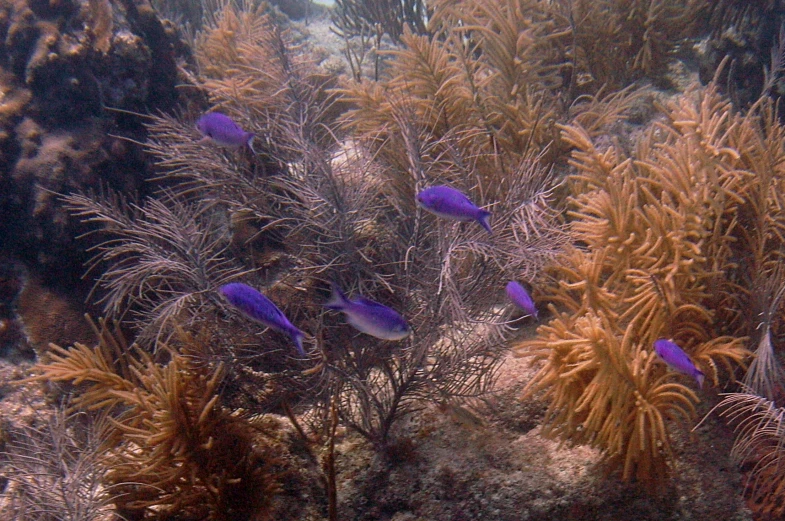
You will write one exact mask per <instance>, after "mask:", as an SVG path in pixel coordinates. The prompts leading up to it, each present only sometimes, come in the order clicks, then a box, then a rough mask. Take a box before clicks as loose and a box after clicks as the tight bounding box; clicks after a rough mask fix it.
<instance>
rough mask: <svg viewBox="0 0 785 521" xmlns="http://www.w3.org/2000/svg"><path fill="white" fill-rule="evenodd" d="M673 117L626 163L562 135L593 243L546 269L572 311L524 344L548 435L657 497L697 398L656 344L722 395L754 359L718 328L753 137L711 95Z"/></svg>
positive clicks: (739, 335)
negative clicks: (670, 346) (687, 362)
mask: <svg viewBox="0 0 785 521" xmlns="http://www.w3.org/2000/svg"><path fill="white" fill-rule="evenodd" d="M667 114H668V118H669V121H668V122H667V123H665V124H660V125H657V127H656V128H655V130H654V131H652V133H650V134H648V135H643V136H642V137H641V138H640V140H639V143H638V146H637V149H636V150H635V151H634V152H633V154H632V155H631V156H629V157H626V156H625V153H624V152H623V151H622V150H621V149H619V148H618V147H616V146H614V145H609V146H606V147H605V149H604V150H600V149H599V148H598V147H597V146H595V145H594V143H593V142H592V140H591V139H590V138H589V136H588V135H587V134H586V133H585V132H584V131H583V130H582V129H581V128H580V126H579V125H577V124H572V125H569V126H564V127H563V139H564V140H565V141H566V142H568V143H570V144H571V145H572V146H573V147H575V151H574V152H573V154H572V159H571V160H570V163H571V165H572V166H573V167H574V168H575V170H576V171H575V173H574V174H573V175H572V176H570V178H569V179H568V183H569V186H570V187H571V188H572V190H573V195H572V197H571V198H570V204H571V210H570V217H571V218H572V222H571V230H572V234H573V235H572V237H573V240H574V241H577V242H579V243H582V244H583V245H585V246H584V247H583V248H572V249H569V250H568V252H567V253H566V254H565V255H563V256H562V257H561V258H560V260H559V262H558V263H557V264H555V265H554V266H553V267H552V268H550V270H549V271H550V273H551V275H552V277H553V281H554V282H553V284H552V285H551V287H550V288H549V289H548V290H546V291H547V292H548V293H549V294H551V295H552V296H551V297H550V298H551V300H552V302H553V303H554V304H555V305H556V306H558V309H561V310H564V311H562V312H558V311H557V308H556V307H554V308H553V312H554V313H556V315H555V317H554V318H553V319H552V320H551V322H550V323H547V324H544V325H542V326H540V328H538V332H537V337H536V338H535V339H532V340H524V341H522V342H521V343H520V344H518V345H517V346H516V347H515V350H516V352H517V353H518V354H519V355H521V356H532V357H534V359H535V360H542V361H543V362H544V364H543V365H542V367H541V369H540V371H539V372H538V373H537V375H536V376H535V378H534V379H533V380H532V381H531V382H530V384H529V390H530V391H534V390H544V391H545V392H546V396H547V397H548V399H549V401H550V408H549V410H548V413H547V414H546V421H545V423H546V432H550V433H552V434H555V435H557V436H559V437H562V438H563V439H567V440H570V441H573V442H583V443H590V444H592V445H593V446H595V447H597V448H599V449H600V450H601V451H602V453H603V456H604V458H605V460H606V461H608V462H609V463H610V464H611V468H619V469H621V471H622V477H623V478H624V479H631V478H633V477H634V478H636V479H638V480H640V481H642V482H644V483H645V484H646V485H648V486H650V487H652V488H657V487H659V486H662V485H663V484H664V483H665V478H666V476H667V474H668V464H667V461H668V459H670V458H671V457H672V451H671V448H670V434H669V432H670V429H672V428H673V427H674V426H675V425H674V424H673V422H669V421H667V420H668V419H669V418H670V419H678V420H680V421H682V422H688V421H690V420H691V419H692V418H693V417H694V415H695V410H694V403H695V402H696V401H697V396H696V395H695V393H694V392H693V391H692V390H690V389H689V388H688V387H687V386H686V382H682V381H674V378H673V376H672V375H671V373H668V372H666V368H665V364H664V363H662V362H661V361H659V360H658V359H657V357H656V356H655V353H654V351H653V347H652V345H653V342H654V341H655V340H656V339H658V338H663V337H664V338H670V339H673V340H674V341H676V342H677V343H678V344H679V345H680V346H682V347H683V348H684V349H685V350H686V351H687V352H688V353H689V354H690V355H691V356H692V358H693V360H694V361H695V363H696V364H697V365H698V367H699V368H700V369H701V370H702V371H703V372H704V373H706V375H707V380H708V381H710V382H712V383H713V385H719V384H720V381H721V378H730V379H733V378H734V376H735V372H734V369H735V367H736V366H738V365H739V364H742V363H743V361H744V358H745V357H746V356H747V355H748V353H749V352H748V351H747V349H746V348H745V345H746V343H747V341H748V338H747V337H746V335H747V334H749V331H748V330H747V329H744V328H737V329H731V328H728V324H729V323H731V324H732V322H730V321H720V320H718V316H719V315H721V316H723V317H733V316H734V313H735V314H738V313H740V312H741V309H742V308H739V307H735V308H732V309H731V310H723V309H718V308H717V307H715V306H716V303H717V302H723V303H726V304H727V303H729V302H730V300H729V299H728V298H727V297H726V293H730V292H734V291H735V290H736V289H737V288H738V281H737V280H734V279H729V278H726V277H729V276H730V272H726V267H727V266H729V265H731V264H732V259H733V256H734V246H735V245H736V243H737V242H738V234H739V233H740V230H739V226H738V224H737V223H738V219H739V216H740V214H741V212H742V208H743V205H744V196H745V194H746V191H747V189H748V187H749V184H750V180H751V179H752V177H753V174H751V173H750V172H749V171H747V170H745V169H744V168H743V165H742V162H741V160H742V154H741V152H740V151H742V150H745V149H744V148H742V147H740V146H738V147H737V146H735V145H737V143H736V142H735V140H736V139H737V138H738V137H740V136H742V137H743V136H744V135H745V134H744V133H745V132H746V131H747V130H748V129H746V128H745V127H744V125H743V124H742V121H741V120H740V118H739V117H738V116H736V115H735V114H734V113H733V111H732V109H731V107H730V104H729V103H728V102H727V101H725V100H723V99H722V97H721V96H720V95H719V94H718V93H717V92H716V88H715V87H713V86H710V87H708V88H706V89H705V90H699V91H697V92H688V93H687V94H685V95H683V96H682V97H681V98H680V99H679V101H678V102H677V103H673V104H672V105H670V106H669V107H668V109H667ZM747 123H748V124H751V123H752V122H751V120H750V121H748V122H747ZM558 346H560V347H558ZM609 389H613V390H614V394H613V395H606V394H605V393H606V392H607V391H608V390H609ZM624 396H627V399H622V398H621V397H624ZM633 396H634V398H633ZM633 418H635V421H634V422H633V421H632V419H633ZM654 447H656V450H654V449H652V448H654ZM649 449H652V450H649Z"/></svg>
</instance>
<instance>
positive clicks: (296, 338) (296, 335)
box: [291, 329, 306, 357]
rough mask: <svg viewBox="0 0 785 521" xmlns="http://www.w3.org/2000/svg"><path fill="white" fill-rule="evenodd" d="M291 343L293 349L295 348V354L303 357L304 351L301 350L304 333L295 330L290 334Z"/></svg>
mask: <svg viewBox="0 0 785 521" xmlns="http://www.w3.org/2000/svg"><path fill="white" fill-rule="evenodd" d="M291 336H292V341H293V342H294V347H296V348H297V354H299V355H300V356H302V357H305V356H306V355H305V349H303V337H305V333H303V332H302V331H300V330H299V329H295V330H294V331H292V332H291Z"/></svg>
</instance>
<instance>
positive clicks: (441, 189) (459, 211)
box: [417, 186, 491, 233]
mask: <svg viewBox="0 0 785 521" xmlns="http://www.w3.org/2000/svg"><path fill="white" fill-rule="evenodd" d="M417 204H418V205H419V206H421V207H422V208H423V209H425V210H427V211H429V212H431V213H432V214H434V215H437V216H439V217H443V218H445V219H453V220H456V221H477V222H478V223H480V224H481V225H482V227H483V228H485V229H486V230H488V233H491V225H490V224H489V222H488V220H489V218H490V217H491V212H489V211H486V210H483V209H482V208H478V207H477V206H475V204H474V203H472V202H471V201H470V200H469V198H468V197H466V196H465V195H463V193H462V192H460V191H458V190H456V189H455V188H451V187H449V186H432V187H430V188H426V189H425V190H423V191H422V192H420V193H419V194H417Z"/></svg>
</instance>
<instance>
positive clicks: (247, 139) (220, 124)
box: [196, 112, 255, 153]
mask: <svg viewBox="0 0 785 521" xmlns="http://www.w3.org/2000/svg"><path fill="white" fill-rule="evenodd" d="M196 128H197V130H199V132H201V133H202V135H203V136H204V137H205V139H210V140H212V141H214V142H215V143H218V144H219V145H222V146H225V147H241V146H243V145H248V148H250V149H251V151H252V152H254V153H255V151H254V149H253V138H254V133H253V132H246V131H245V130H243V129H242V128H241V127H240V125H238V124H237V123H235V122H234V121H233V120H232V118H230V117H229V116H227V115H225V114H221V113H220V112H208V113H207V114H204V115H203V116H202V117H201V118H199V121H197V122H196Z"/></svg>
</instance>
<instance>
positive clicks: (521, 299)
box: [505, 280, 537, 320]
mask: <svg viewBox="0 0 785 521" xmlns="http://www.w3.org/2000/svg"><path fill="white" fill-rule="evenodd" d="M505 290H506V291H507V296H508V297H509V298H510V300H512V303H513V304H515V305H516V306H518V307H519V308H521V309H522V310H523V311H525V312H526V313H528V314H529V315H531V316H533V317H534V319H535V320H536V319H537V306H535V305H534V301H533V300H532V298H531V296H529V292H528V291H526V288H524V287H523V286H522V285H521V284H519V283H518V282H515V281H514V280H511V281H510V282H508V283H507V287H506V288H505Z"/></svg>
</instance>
